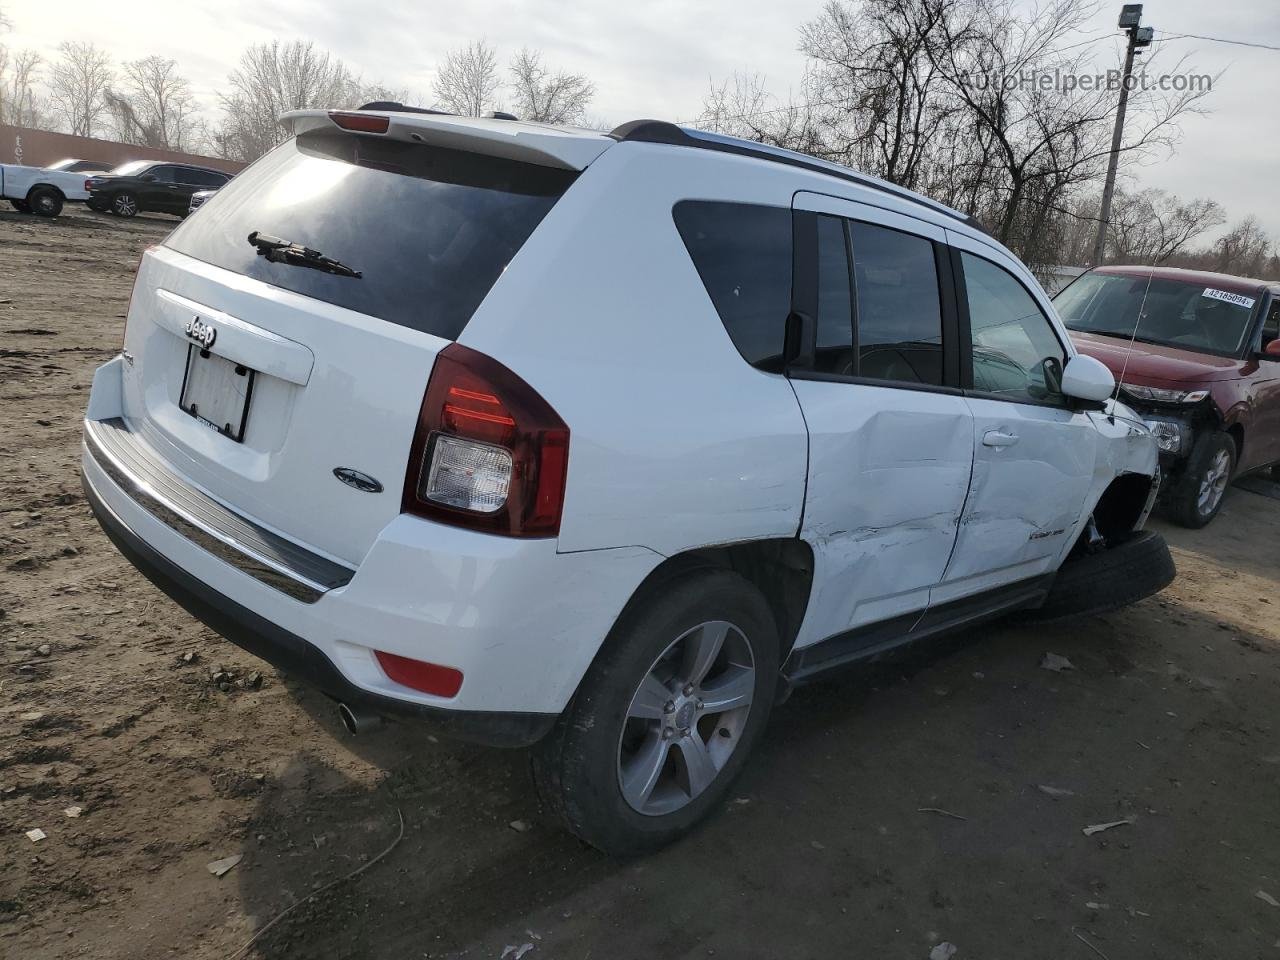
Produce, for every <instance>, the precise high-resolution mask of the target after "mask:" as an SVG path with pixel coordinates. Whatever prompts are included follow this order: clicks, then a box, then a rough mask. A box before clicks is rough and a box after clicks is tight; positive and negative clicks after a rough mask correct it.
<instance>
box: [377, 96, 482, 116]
mask: <svg viewBox="0 0 1280 960" xmlns="http://www.w3.org/2000/svg"><path fill="white" fill-rule="evenodd" d="M356 109H357V110H382V111H383V112H385V113H431V114H435V115H436V116H440V117H456V116H457V114H456V113H450V112H449V111H448V110H428V109H427V108H426V107H410V106H407V105H405V104H403V103H397V102H396V101H395V100H370V101H369V102H368V103H366V104H364V105H363V106H360V107H357V108H356Z"/></svg>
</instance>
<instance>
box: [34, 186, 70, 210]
mask: <svg viewBox="0 0 1280 960" xmlns="http://www.w3.org/2000/svg"><path fill="white" fill-rule="evenodd" d="M27 205H28V206H29V207H30V208H31V212H32V213H37V214H39V215H40V216H42V217H56V216H57V215H58V214H60V213H61V212H62V194H60V193H59V192H58V191H57V190H54V189H53V188H52V187H36V188H35V189H34V190H32V191H31V192H30V193H28V194H27Z"/></svg>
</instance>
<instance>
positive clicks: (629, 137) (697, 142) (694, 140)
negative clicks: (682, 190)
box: [609, 120, 986, 233]
mask: <svg viewBox="0 0 1280 960" xmlns="http://www.w3.org/2000/svg"><path fill="white" fill-rule="evenodd" d="M609 136H610V137H612V138H613V139H614V140H617V141H619V142H620V143H666V144H671V145H673V146H680V147H694V148H697V149H699V150H717V151H719V152H721V153H734V154H738V155H739V156H744V157H754V158H756V159H759V160H772V161H773V162H775V163H785V164H787V165H789V166H792V167H800V168H802V169H805V170H812V171H814V172H815V173H825V174H827V175H828V176H832V177H839V178H840V179H842V180H848V181H849V182H850V183H856V184H858V186H860V187H868V188H870V189H872V190H879V191H880V192H881V193H887V194H889V195H890V196H892V197H897V198H898V199H900V200H906V201H907V202H909V203H916V204H919V205H920V206H922V207H927V208H929V209H930V210H934V211H936V212H938V213H945V214H947V215H948V216H950V217H954V218H955V219H956V220H958V221H960V222H961V223H963V224H965V225H967V226H970V227H973V228H974V229H976V230H981V231H982V232H983V233H986V230H985V229H984V228H983V227H982V225H981V224H980V223H978V221H977V220H976V219H974V218H973V217H972V216H970V215H969V214H967V213H961V212H960V211H959V210H954V209H952V208H951V207H948V206H947V205H946V204H945V203H939V202H938V201H936V200H932V199H930V198H929V197H926V196H922V195H921V194H918V193H915V192H913V191H911V190H908V189H907V188H906V187H899V186H898V185H896V184H893V183H889V182H887V181H884V180H879V179H877V178H876V177H872V176H869V175H867V174H865V173H859V172H858V171H856V170H853V169H850V168H849V167H845V166H842V165H840V164H838V163H832V162H830V161H829V160H819V159H817V158H816V157H810V156H808V155H807V154H803V153H797V152H796V151H794V150H787V149H785V148H783V147H773V146H769V145H768V144H764V143H756V142H755V141H753V140H743V139H741V138H739V137H730V136H725V135H724V134H719V133H707V132H706V131H702V130H696V131H690V130H688V129H686V128H685V127H681V126H679V125H677V124H674V123H671V122H669V121H667V120H631V121H629V122H627V123H624V124H622V125H621V126H618V127H614V128H613V129H612V130H610V131H609Z"/></svg>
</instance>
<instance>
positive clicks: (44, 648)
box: [36, 643, 53, 657]
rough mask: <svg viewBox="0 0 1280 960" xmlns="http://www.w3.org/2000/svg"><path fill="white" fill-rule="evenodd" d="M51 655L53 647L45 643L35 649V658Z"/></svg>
mask: <svg viewBox="0 0 1280 960" xmlns="http://www.w3.org/2000/svg"><path fill="white" fill-rule="evenodd" d="M51 653H53V647H51V646H49V644H47V643H42V644H40V646H38V647H36V656H37V657H47V656H49V654H51Z"/></svg>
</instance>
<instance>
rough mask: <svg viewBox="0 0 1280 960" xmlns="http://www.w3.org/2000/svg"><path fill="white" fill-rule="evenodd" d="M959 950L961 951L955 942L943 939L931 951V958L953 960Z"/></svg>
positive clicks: (933, 959)
mask: <svg viewBox="0 0 1280 960" xmlns="http://www.w3.org/2000/svg"><path fill="white" fill-rule="evenodd" d="M957 952H959V948H958V947H957V946H956V945H955V944H954V943H948V942H947V941H946V940H943V941H942V943H940V944H938V945H937V946H936V947H934V948H933V949H932V950H930V951H929V960H951V958H952V957H954V956H955V955H956V953H957Z"/></svg>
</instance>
